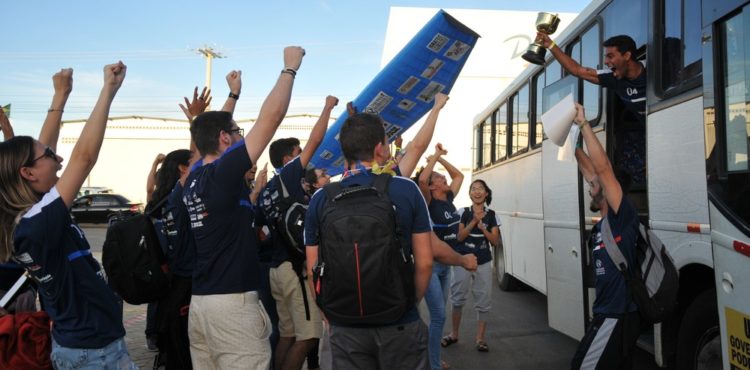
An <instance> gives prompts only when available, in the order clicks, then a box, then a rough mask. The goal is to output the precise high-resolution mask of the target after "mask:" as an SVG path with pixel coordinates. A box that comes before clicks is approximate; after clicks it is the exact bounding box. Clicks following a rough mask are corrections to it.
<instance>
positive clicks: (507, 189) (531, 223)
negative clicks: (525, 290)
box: [475, 151, 547, 294]
mask: <svg viewBox="0 0 750 370" xmlns="http://www.w3.org/2000/svg"><path fill="white" fill-rule="evenodd" d="M541 170H542V156H541V151H539V152H536V153H532V154H530V155H527V156H525V157H522V158H518V159H515V160H511V161H507V162H505V163H503V164H501V165H499V166H496V167H493V168H492V169H490V170H488V171H485V172H482V173H480V174H477V176H476V177H475V178H477V179H482V180H484V181H486V182H487V185H488V186H489V187H490V189H492V204H490V208H492V209H494V210H495V212H497V214H498V215H499V216H500V221H501V223H502V226H501V232H502V238H503V252H504V257H505V259H504V261H505V271H506V272H507V273H509V274H511V275H513V276H514V277H515V278H517V279H518V280H520V281H522V282H524V283H525V284H527V285H529V286H531V287H532V288H534V289H536V290H538V291H539V292H541V293H545V294H546V292H547V284H546V271H545V269H544V222H543V221H542V218H543V215H542V176H541Z"/></svg>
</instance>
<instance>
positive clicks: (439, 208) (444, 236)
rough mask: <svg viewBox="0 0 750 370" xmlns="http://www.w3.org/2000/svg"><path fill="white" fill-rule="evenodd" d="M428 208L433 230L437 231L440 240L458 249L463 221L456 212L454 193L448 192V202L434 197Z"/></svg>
mask: <svg viewBox="0 0 750 370" xmlns="http://www.w3.org/2000/svg"><path fill="white" fill-rule="evenodd" d="M428 208H429V210H430V219H431V220H432V230H434V231H435V234H436V235H437V236H438V238H440V240H442V241H444V242H446V243H448V245H450V246H451V247H452V248H453V249H456V244H457V243H458V239H456V236H457V235H458V223H459V222H460V221H461V217H460V216H459V215H458V212H457V211H456V206H454V205H453V192H448V199H447V200H439V199H435V198H434V197H433V198H432V200H431V201H430V205H429V207H428Z"/></svg>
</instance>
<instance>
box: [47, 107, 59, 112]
mask: <svg viewBox="0 0 750 370" xmlns="http://www.w3.org/2000/svg"><path fill="white" fill-rule="evenodd" d="M52 112H60V113H62V112H63V110H62V109H54V108H50V109H47V113H52Z"/></svg>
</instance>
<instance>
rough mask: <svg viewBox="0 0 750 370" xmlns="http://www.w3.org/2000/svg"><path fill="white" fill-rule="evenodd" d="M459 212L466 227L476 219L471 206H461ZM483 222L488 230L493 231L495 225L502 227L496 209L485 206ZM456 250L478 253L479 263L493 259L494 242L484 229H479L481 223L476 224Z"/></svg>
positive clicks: (463, 252)
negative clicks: (484, 232)
mask: <svg viewBox="0 0 750 370" xmlns="http://www.w3.org/2000/svg"><path fill="white" fill-rule="evenodd" d="M458 213H459V215H460V217H461V223H462V224H463V225H464V227H465V226H466V225H468V224H469V222H471V220H472V219H474V211H472V208H471V207H464V208H461V209H460V210H458ZM482 223H484V226H485V227H486V228H487V230H490V231H491V230H492V228H493V227H500V218H499V217H497V215H496V214H495V211H493V210H491V209H489V208H487V207H484V217H483V218H482ZM456 251H457V252H458V253H461V254H474V255H476V256H477V264H479V265H481V264H484V263H487V262H490V261H492V244H491V243H490V241H489V240H487V238H486V237H485V236H484V234H483V233H482V230H479V225H477V226H474V228H473V229H471V230H469V236H467V237H466V239H464V240H463V241H462V242H459V243H458V245H457V246H456Z"/></svg>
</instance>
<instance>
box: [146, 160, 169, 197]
mask: <svg viewBox="0 0 750 370" xmlns="http://www.w3.org/2000/svg"><path fill="white" fill-rule="evenodd" d="M164 158H167V156H166V155H164V153H159V154H157V155H156V158H154V162H153V163H151V169H150V170H149V171H148V176H147V177H146V202H150V201H151V197H152V196H153V195H154V190H155V189H156V169H157V167H159V165H160V164H161V163H162V162H164Z"/></svg>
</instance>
